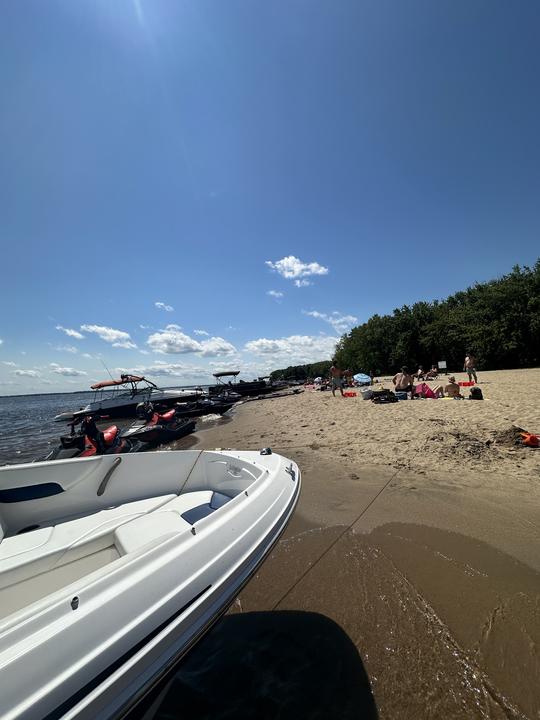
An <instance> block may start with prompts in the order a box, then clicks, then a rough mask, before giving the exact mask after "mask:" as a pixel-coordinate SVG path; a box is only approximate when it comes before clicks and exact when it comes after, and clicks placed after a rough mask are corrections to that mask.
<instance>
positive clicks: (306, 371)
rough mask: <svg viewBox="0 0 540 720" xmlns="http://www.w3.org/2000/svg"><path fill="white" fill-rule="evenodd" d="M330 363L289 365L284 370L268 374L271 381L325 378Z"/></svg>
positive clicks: (327, 361) (326, 361)
mask: <svg viewBox="0 0 540 720" xmlns="http://www.w3.org/2000/svg"><path fill="white" fill-rule="evenodd" d="M331 364H332V363H331V362H330V361H329V360H322V361H321V362H316V363H311V365H291V366H290V367H288V368H285V369H284V370H274V371H273V372H272V373H271V374H270V379H271V380H302V381H305V380H307V379H308V378H312V379H313V378H316V377H326V375H328V371H329V370H330V365H331Z"/></svg>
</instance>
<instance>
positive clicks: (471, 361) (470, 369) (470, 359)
mask: <svg viewBox="0 0 540 720" xmlns="http://www.w3.org/2000/svg"><path fill="white" fill-rule="evenodd" d="M463 372H466V373H467V375H468V376H469V382H472V379H473V378H474V382H475V383H477V382H478V378H477V377H476V358H475V357H474V355H472V353H470V352H468V353H467V354H466V355H465V362H464V364H463Z"/></svg>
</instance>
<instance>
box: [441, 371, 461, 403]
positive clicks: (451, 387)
mask: <svg viewBox="0 0 540 720" xmlns="http://www.w3.org/2000/svg"><path fill="white" fill-rule="evenodd" d="M444 392H445V394H446V395H447V396H448V397H450V398H462V397H463V395H462V394H461V388H460V387H459V385H458V384H457V382H456V378H455V377H454V376H453V375H451V376H450V377H449V378H448V385H446V386H445V388H444Z"/></svg>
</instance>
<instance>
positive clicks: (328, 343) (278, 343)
mask: <svg viewBox="0 0 540 720" xmlns="http://www.w3.org/2000/svg"><path fill="white" fill-rule="evenodd" d="M338 340H339V338H337V337H329V336H326V335H325V336H320V335H290V336H289V337H284V338H277V339H268V338H259V339H258V340H250V341H249V342H247V343H246V345H245V350H246V351H247V352H250V353H253V354H254V355H259V356H262V357H267V358H268V360H270V357H272V364H273V366H274V368H275V366H276V363H278V362H279V363H280V364H281V363H286V365H296V364H301V363H308V362H317V361H319V360H326V359H329V358H330V357H331V356H332V354H333V353H334V351H335V348H336V343H337V341H338Z"/></svg>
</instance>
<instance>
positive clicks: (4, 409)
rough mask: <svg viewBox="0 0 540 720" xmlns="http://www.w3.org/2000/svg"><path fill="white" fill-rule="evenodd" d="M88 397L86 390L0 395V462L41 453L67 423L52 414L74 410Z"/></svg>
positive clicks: (14, 460) (51, 443)
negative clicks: (53, 393) (11, 395)
mask: <svg viewBox="0 0 540 720" xmlns="http://www.w3.org/2000/svg"><path fill="white" fill-rule="evenodd" d="M91 398H92V393H89V392H82V393H73V394H69V395H66V394H65V393H61V394H58V395H19V396H17V397H0V465H5V464H6V463H21V462H29V461H31V460H35V459H36V458H38V457H42V456H43V455H45V454H46V453H47V452H48V451H49V450H50V449H51V446H54V445H57V444H58V442H59V437H60V435H63V434H66V431H67V429H68V425H67V423H58V422H53V418H54V416H55V415H58V414H59V413H61V412H64V411H66V410H78V409H79V408H81V407H84V406H85V405H87V404H88V402H89V401H90V400H91Z"/></svg>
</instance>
